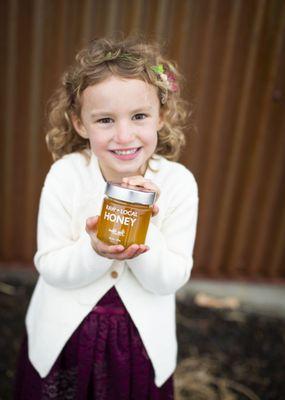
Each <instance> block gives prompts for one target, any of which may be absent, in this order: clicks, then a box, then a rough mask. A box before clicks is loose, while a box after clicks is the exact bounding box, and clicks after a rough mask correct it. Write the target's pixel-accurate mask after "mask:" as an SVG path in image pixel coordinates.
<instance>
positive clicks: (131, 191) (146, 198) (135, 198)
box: [105, 181, 156, 205]
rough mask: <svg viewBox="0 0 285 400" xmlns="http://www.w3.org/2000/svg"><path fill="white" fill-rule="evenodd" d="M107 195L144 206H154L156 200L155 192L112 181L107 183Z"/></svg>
mask: <svg viewBox="0 0 285 400" xmlns="http://www.w3.org/2000/svg"><path fill="white" fill-rule="evenodd" d="M105 194H106V195H107V196H110V197H112V198H113V199H117V200H122V201H127V202H128V203H139V204H143V205H152V204H153V203H154V202H155V198H156V192H155V191H153V190H149V189H145V188H141V187H140V188H138V186H133V185H129V184H127V183H116V182H111V181H107V185H106V189H105Z"/></svg>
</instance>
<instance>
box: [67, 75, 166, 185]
mask: <svg viewBox="0 0 285 400" xmlns="http://www.w3.org/2000/svg"><path fill="white" fill-rule="evenodd" d="M81 101H82V107H81V118H80V119H79V118H77V117H76V116H73V124H74V127H75V129H76V131H77V132H78V133H79V135H81V136H82V137H84V138H88V139H89V141H90V146H91V149H92V151H93V153H94V154H95V155H96V156H97V157H98V160H99V164H100V167H101V170H102V173H103V175H104V177H105V179H106V180H114V181H121V179H122V178H123V177H125V176H133V175H144V173H145V170H146V165H147V160H148V159H149V158H150V157H151V156H152V154H153V153H154V152H155V149H156V146H157V131H158V130H160V129H161V128H162V126H163V121H162V117H161V115H160V102H159V98H158V95H157V89H156V88H155V87H154V86H152V85H150V84H148V83H146V82H144V81H142V80H139V79H123V78H120V77H117V76H110V77H109V78H107V79H105V80H104V81H102V82H100V83H98V84H95V85H93V86H88V87H87V88H86V89H85V90H84V91H83V93H82V97H81Z"/></svg>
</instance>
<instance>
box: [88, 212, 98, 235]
mask: <svg viewBox="0 0 285 400" xmlns="http://www.w3.org/2000/svg"><path fill="white" fill-rule="evenodd" d="M98 221H99V215H96V216H95V217H90V218H87V220H86V225H85V230H86V232H87V233H93V232H96V231H97V225H98Z"/></svg>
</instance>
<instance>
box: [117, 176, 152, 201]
mask: <svg viewBox="0 0 285 400" xmlns="http://www.w3.org/2000/svg"><path fill="white" fill-rule="evenodd" d="M122 182H124V183H127V184H129V185H133V186H141V187H144V188H145V189H149V190H153V191H154V192H156V199H158V197H159V196H160V189H159V187H158V186H157V185H155V184H154V183H153V182H152V181H151V180H150V179H145V178H144V177H143V176H141V175H135V176H126V177H124V178H123V179H122Z"/></svg>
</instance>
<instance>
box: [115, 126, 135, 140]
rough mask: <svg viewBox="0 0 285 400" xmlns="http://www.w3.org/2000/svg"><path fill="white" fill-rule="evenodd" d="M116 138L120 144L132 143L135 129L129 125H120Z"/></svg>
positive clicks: (117, 128)
mask: <svg viewBox="0 0 285 400" xmlns="http://www.w3.org/2000/svg"><path fill="white" fill-rule="evenodd" d="M115 136H116V141H117V142H118V143H130V142H131V140H132V139H133V137H134V128H133V127H131V126H130V125H129V124H118V125H117V127H116V134H115Z"/></svg>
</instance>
